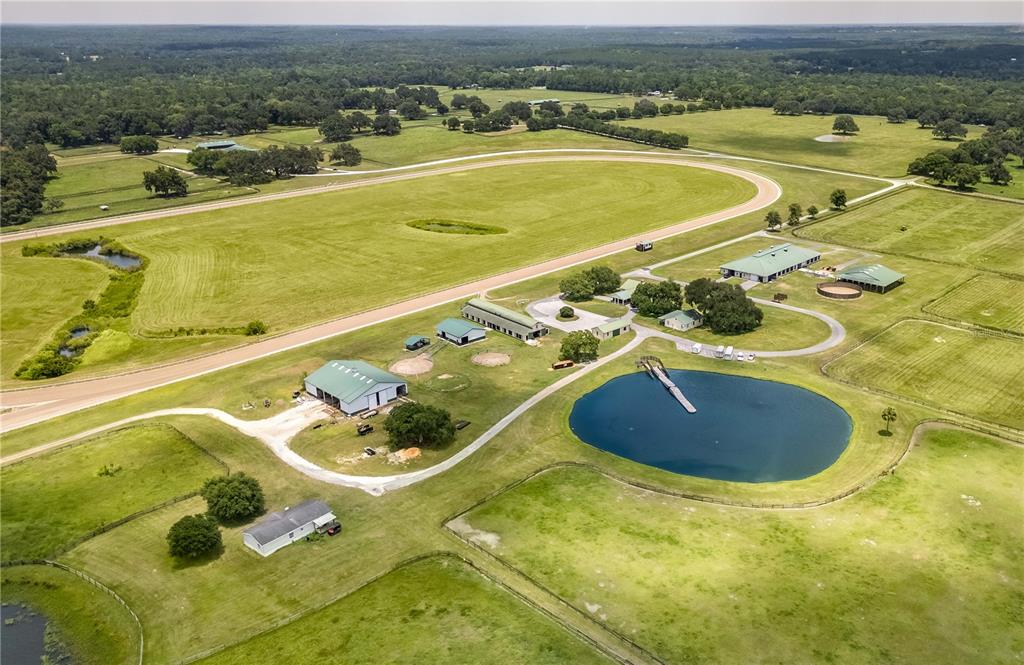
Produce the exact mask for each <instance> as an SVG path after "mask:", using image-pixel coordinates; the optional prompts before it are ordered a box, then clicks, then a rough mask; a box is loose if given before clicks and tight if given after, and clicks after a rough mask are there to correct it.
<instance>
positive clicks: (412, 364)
mask: <svg viewBox="0 0 1024 665" xmlns="http://www.w3.org/2000/svg"><path fill="white" fill-rule="evenodd" d="M432 369H434V361H433V360H431V359H430V356H428V355H427V354H425V353H421V354H420V355H418V356H415V357H413V358H402V359H401V360H397V361H395V362H393V363H391V367H389V368H388V370H389V371H391V372H394V373H395V374H400V375H401V376H416V375H418V374H426V373H427V372H429V371H430V370H432Z"/></svg>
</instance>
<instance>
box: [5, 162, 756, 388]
mask: <svg viewBox="0 0 1024 665" xmlns="http://www.w3.org/2000/svg"><path fill="white" fill-rule="evenodd" d="M526 192H529V195H528V196H526V195H525V193H526ZM752 194H753V187H752V186H751V185H750V184H749V183H747V182H746V181H743V180H740V179H738V178H732V177H729V176H723V175H721V174H717V173H712V172H709V171H703V170H698V169H683V168H680V167H678V166H665V165H647V164H625V163H611V162H609V163H598V162H584V163H578V164H572V163H552V164H544V165H515V166H504V167H495V168H488V169H480V170H477V171H470V172H461V173H454V174H448V175H438V176H431V177H427V178H423V179H419V180H415V181H408V182H401V183H390V184H381V185H377V186H373V187H367V188H362V189H358V190H352V191H342V192H333V193H327V194H323V195H322V196H318V197H303V198H296V199H289V200H283V201H275V202H271V203H266V204H263V205H260V206H258V207H257V206H254V207H251V208H249V207H242V208H233V209H226V210H218V211H214V212H208V213H196V214H191V215H184V216H180V217H172V218H165V219H160V220H153V221H151V222H139V223H135V224H131V225H127V226H124V227H120V228H118V229H117V233H116V236H115V237H116V238H117V239H118V240H119V241H121V242H122V243H124V244H125V245H126V246H128V247H130V248H131V249H132V250H134V251H136V252H138V253H140V254H142V255H144V256H146V257H148V258H149V260H150V263H149V267H148V268H147V270H146V280H145V284H144V286H143V288H142V292H141V295H140V297H139V301H138V305H137V308H136V309H135V311H134V313H133V317H132V321H131V327H132V329H131V330H130V331H129V330H125V331H122V332H124V333H125V334H132V333H138V332H145V333H148V334H150V335H152V334H154V333H158V334H165V333H166V331H168V330H170V329H176V328H178V327H179V326H188V327H196V328H203V327H209V328H214V327H220V326H240V325H245V323H246V322H248V321H251V320H253V319H262V320H264V321H266V322H267V324H268V325H269V326H270V329H271V331H274V332H280V331H282V330H285V329H289V328H294V327H296V326H298V325H302V324H304V323H312V322H315V321H320V320H325V319H329V318H333V317H337V316H341V315H344V314H348V313H353V312H357V311H361V310H364V309H367V308H370V307H373V306H377V305H381V304H384V303H386V302H394V301H397V300H401V299H403V298H408V297H410V296H414V295H417V294H421V293H426V292H430V291H434V290H437V289H439V288H443V287H445V286H450V285H453V284H457V283H460V282H465V281H468V280H471V279H474V278H479V277H482V276H484V275H487V274H494V273H497V272H501V271H503V270H507V269H510V268H514V267H517V266H521V265H527V264H529V263H533V262H535V261H539V260H542V259H546V258H553V257H555V256H559V255H562V254H565V253H569V252H572V251H576V250H579V249H583V248H586V247H590V246H594V245H597V244H601V243H604V242H608V241H611V240H614V239H616V238H620V237H622V236H624V235H628V234H630V233H635V232H637V231H640V230H643V229H653V228H657V227H661V226H665V225H668V224H671V223H674V222H678V221H681V220H683V219H686V218H690V217H695V216H698V215H701V214H705V213H707V212H711V211H713V210H718V209H721V208H724V207H728V206H730V205H734V204H736V203H739V202H741V201H743V200H746V199H747V198H748V197H749V196H751V195H752ZM579 201H586V202H587V204H586V205H580V204H579ZM680 201H684V202H685V203H680ZM430 217H444V218H454V219H462V220H465V221H470V222H474V223H484V224H490V225H493V226H502V227H504V228H508V229H509V233H507V234H502V235H500V236H484V235H474V236H467V235H456V234H438V233H429V232H425V231H422V230H419V229H414V228H410V227H408V226H407V225H406V222H407V221H410V220H413V219H422V218H430ZM241 229H244V231H241V232H240V230H241ZM284 229H286V230H287V233H288V236H289V242H287V243H284V242H281V233H282V231H283V230H284ZM58 238H59V237H58ZM18 249H19V248H18V244H17V243H12V244H10V245H9V246H8V247H5V254H7V255H10V254H14V253H16V252H17V251H18ZM58 260H62V259H58ZM46 263H47V261H42V262H40V263H38V265H39V268H40V270H42V269H43V267H44V265H45V264H46ZM49 263H52V261H49ZM26 265H29V264H26ZM31 265H36V264H31ZM4 269H5V268H4ZM36 274H42V273H41V272H38V273H36ZM326 285H330V286H329V287H328V286H326ZM12 332H13V333H14V334H15V335H16V336H21V335H22V333H21V331H18V330H17V329H15V330H14V331H12ZM110 341H111V344H108V345H106V347H105V345H104V344H102V343H101V344H99V345H98V346H96V347H95V348H90V350H89V351H88V352H86V354H85V355H84V356H83V365H85V366H89V365H92V366H94V367H96V368H97V369H99V368H101V367H104V366H105V367H107V368H109V367H111V366H115V365H116V364H117V363H131V362H138V361H144V362H152V358H149V357H147V358H140V357H139V352H141V351H142V350H144V347H153V346H154V344H155V345H157V346H163V345H164V343H165V340H156V341H154V340H142V342H145V344H142V343H140V344H134V345H133V344H129V342H131V341H132V340H130V339H126V338H120V341H118V340H116V339H112V340H110ZM101 342H102V340H101ZM172 342H173V343H174V344H176V345H179V346H180V345H188V344H189V343H190V340H189V339H188V338H175V339H173V340H167V341H166V343H172ZM191 342H192V343H195V342H200V343H208V344H210V345H216V344H219V343H220V342H219V341H217V340H213V339H206V338H202V337H200V338H196V339H194V340H191ZM122 343H123V344H124V345H125V346H126V350H124V352H120V353H118V352H117V351H118V349H119V347H118V344H122ZM104 348H106V349H107V352H109V355H108V356H106V357H105V362H104V363H97V362H94V361H93V358H94V357H95V356H96V354H100V353H103V352H104ZM156 353H160V351H159V350H157V351H156Z"/></svg>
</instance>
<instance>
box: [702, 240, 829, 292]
mask: <svg viewBox="0 0 1024 665" xmlns="http://www.w3.org/2000/svg"><path fill="white" fill-rule="evenodd" d="M820 260H821V252H819V251H817V250H813V249H807V248H806V247H800V246H799V245H793V244H791V243H788V242H786V243H782V244H781V245H772V246H771V247H769V248H768V249H762V250H760V251H757V252H754V253H753V254H751V255H750V256H747V257H744V258H742V259H737V260H735V261H730V262H729V263H726V264H724V265H722V266H720V267H719V270H720V271H721V273H722V276H723V277H726V278H729V277H740V278H742V279H747V280H751V281H754V282H770V281H772V280H774V279H778V278H779V277H782V276H783V275H786V274H789V273H791V272H793V271H794V270H799V269H800V268H804V267H806V266H809V265H811V264H812V263H814V262H816V261H820Z"/></svg>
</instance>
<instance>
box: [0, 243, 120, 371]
mask: <svg viewBox="0 0 1024 665" xmlns="http://www.w3.org/2000/svg"><path fill="white" fill-rule="evenodd" d="M5 250H6V248H5ZM0 256H2V259H0V301H2V303H3V305H2V306H0V351H2V352H0V374H2V376H3V377H4V378H7V377H9V376H11V375H12V374H13V373H14V371H15V370H16V369H17V368H18V365H20V364H21V361H22V360H23V359H24V358H25V357H27V356H29V355H31V354H32V353H33V352H34V351H35V350H36V349H38V348H39V347H41V346H42V345H44V344H46V343H47V342H49V341H50V339H51V338H52V337H53V335H54V333H56V332H57V330H59V329H60V328H61V326H63V325H64V322H65V321H67V320H68V319H70V318H71V317H72V316H74V315H76V314H78V313H79V312H80V311H81V309H82V302H83V301H84V300H85V299H86V298H96V296H97V295H99V293H100V292H101V291H102V290H103V289H104V288H105V287H106V285H107V270H106V269H105V268H103V267H101V266H100V265H98V264H96V263H93V262H91V261H84V260H66V259H40V258H37V257H30V258H26V257H22V256H21V252H20V251H18V252H16V253H15V252H9V251H4V252H3V253H2V254H0ZM40 262H42V265H41V263H40Z"/></svg>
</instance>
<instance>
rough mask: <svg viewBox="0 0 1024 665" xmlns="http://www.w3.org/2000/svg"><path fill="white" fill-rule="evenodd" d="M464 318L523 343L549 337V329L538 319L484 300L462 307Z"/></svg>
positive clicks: (475, 300)
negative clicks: (545, 336)
mask: <svg viewBox="0 0 1024 665" xmlns="http://www.w3.org/2000/svg"><path fill="white" fill-rule="evenodd" d="M462 316H464V317H466V318H467V319H469V320H470V321H473V322H475V323H479V324H481V325H483V326H486V327H487V328H490V329H491V330H497V331H498V332H500V333H505V334H506V335H508V336H509V337H515V338H516V339H521V340H523V341H529V340H533V339H537V338H538V337H543V336H544V335H547V334H548V332H549V330H548V329H547V327H546V326H545V325H544V324H543V323H541V322H540V321H537V320H536V319H534V318H532V317H530V316H527V315H526V314H521V313H520V312H516V311H513V310H511V309H509V308H507V307H502V306H501V305H497V304H495V303H493V302H490V301H488V300H484V299H483V298H473V299H472V300H470V301H469V302H467V303H466V304H465V305H463V306H462Z"/></svg>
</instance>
